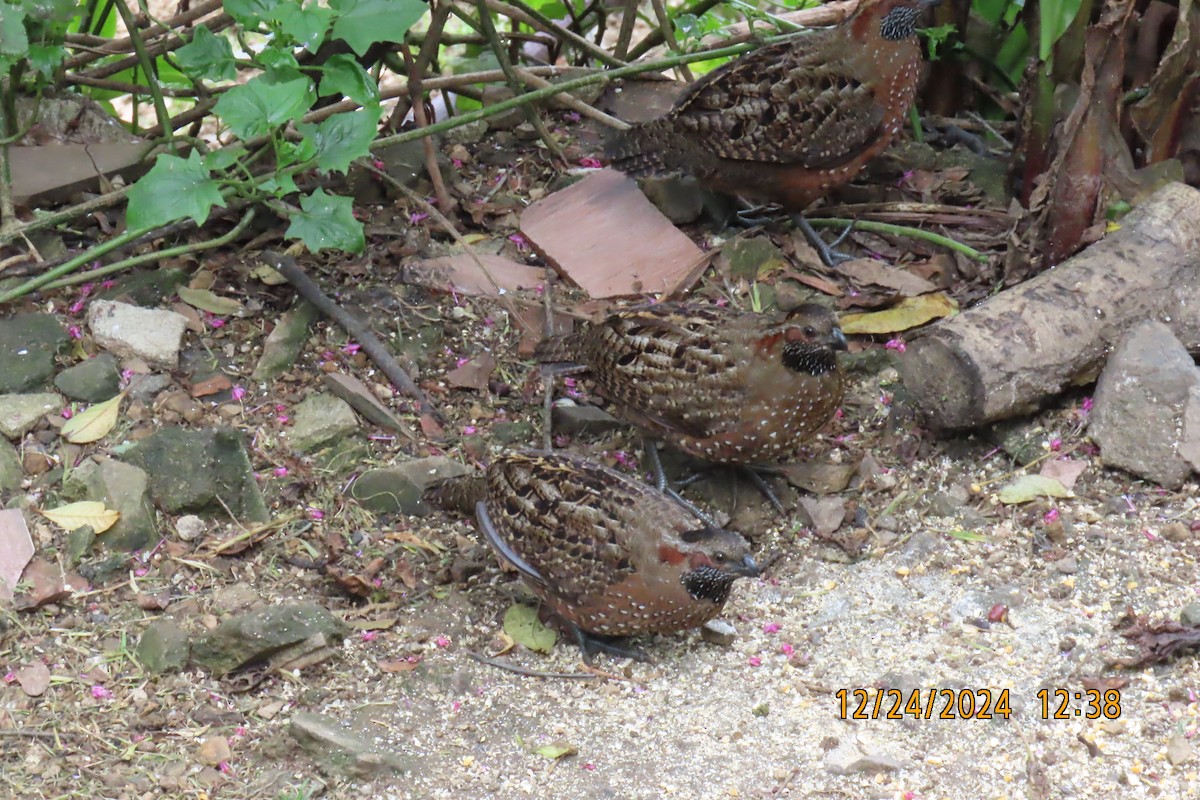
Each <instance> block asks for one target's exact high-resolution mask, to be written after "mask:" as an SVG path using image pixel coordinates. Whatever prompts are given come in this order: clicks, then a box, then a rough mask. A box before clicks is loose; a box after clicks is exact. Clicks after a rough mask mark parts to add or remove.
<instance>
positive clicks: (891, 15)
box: [858, 0, 941, 42]
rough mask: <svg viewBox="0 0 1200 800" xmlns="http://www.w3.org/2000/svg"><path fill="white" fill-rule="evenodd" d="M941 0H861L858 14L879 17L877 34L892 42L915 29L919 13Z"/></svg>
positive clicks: (906, 36)
mask: <svg viewBox="0 0 1200 800" xmlns="http://www.w3.org/2000/svg"><path fill="white" fill-rule="evenodd" d="M940 3H941V0H876V2H874V3H872V2H869V0H863V2H862V3H860V4H859V7H858V15H859V16H862V15H870V16H871V17H872V18H875V17H878V19H879V35H880V36H882V37H883V38H884V39H888V40H890V41H893V42H899V41H903V40H905V39H907V38H909V37H910V36H912V35H913V33H914V32H915V31H916V29H917V20H919V19H920V18H921V13H922V12H923V11H924V10H925V9H927V8H930V7H931V6H936V5H938V4H940Z"/></svg>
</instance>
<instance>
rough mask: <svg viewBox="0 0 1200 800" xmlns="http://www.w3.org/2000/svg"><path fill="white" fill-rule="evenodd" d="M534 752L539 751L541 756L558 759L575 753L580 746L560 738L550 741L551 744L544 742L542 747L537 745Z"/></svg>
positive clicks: (552, 759) (553, 759)
mask: <svg viewBox="0 0 1200 800" xmlns="http://www.w3.org/2000/svg"><path fill="white" fill-rule="evenodd" d="M533 752H535V753H537V754H538V755H539V756H545V757H546V758H548V759H550V760H551V761H557V760H558V759H560V758H564V757H565V756H573V755H575V754H576V753H578V752H579V748H578V747H576V746H575V745H573V744H571V743H570V742H567V741H564V740H562V739H558V740H556V741H553V742H550V743H549V744H544V745H542V746H541V747H535V748H534V749H533Z"/></svg>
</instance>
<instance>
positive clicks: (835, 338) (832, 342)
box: [829, 328, 850, 352]
mask: <svg viewBox="0 0 1200 800" xmlns="http://www.w3.org/2000/svg"><path fill="white" fill-rule="evenodd" d="M829 346H830V347H831V348H833V349H834V350H841V351H842V352H845V351H846V350H849V349H850V344H849V343H848V342H847V341H846V334H844V333H842V329H841V328H834V329H833V332H832V333H830V334H829Z"/></svg>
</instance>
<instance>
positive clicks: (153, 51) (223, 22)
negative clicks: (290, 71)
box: [83, 14, 234, 78]
mask: <svg viewBox="0 0 1200 800" xmlns="http://www.w3.org/2000/svg"><path fill="white" fill-rule="evenodd" d="M233 24H234V20H233V17H231V16H229V15H228V14H221V15H220V16H217V17H213V18H212V19H211V20H209V21H208V22H205V23H204V25H205V27H207V28H208V29H209V30H210V31H212V32H213V33H217V32H219V31H223V30H225V29H226V28H229V27H231V26H232V25H233ZM187 43H188V41H187V40H184V39H183V37H181V36H168V37H167V38H165V39H159V40H158V41H156V42H154V43H152V44H148V45H146V53H147V55H149V56H152V57H157V56H161V55H162V54H163V53H169V52H171V51H172V50H178V49H179V48H180V47H183V46H184V45H185V44H187ZM137 63H138V57H137V56H136V55H133V56H128V57H126V58H121V59H118V60H116V61H114V62H112V63H111V64H104V65H102V66H99V67H96V68H94V69H90V70H88V71H87V72H85V73H83V74H85V75H87V76H88V77H89V78H107V77H108V76H109V75H114V74H116V73H118V72H121V71H122V70H126V69H129V68H130V67H132V66H135V65H136V64H137Z"/></svg>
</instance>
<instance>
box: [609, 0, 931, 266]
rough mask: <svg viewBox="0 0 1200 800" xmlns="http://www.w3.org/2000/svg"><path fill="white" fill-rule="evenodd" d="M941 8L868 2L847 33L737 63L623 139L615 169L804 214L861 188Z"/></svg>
mask: <svg viewBox="0 0 1200 800" xmlns="http://www.w3.org/2000/svg"><path fill="white" fill-rule="evenodd" d="M936 2H938V0H862V2H861V3H860V5H859V7H858V10H857V11H856V12H855V14H854V15H853V16H852V17H850V18H849V19H848V20H846V21H845V22H843V23H841V24H840V25H837V26H834V27H832V28H822V29H818V30H815V31H812V32H811V33H805V34H801V35H798V36H796V37H794V38H792V39H789V40H787V41H785V42H780V43H777V44H772V45H769V46H766V47H762V48H760V49H758V50H755V51H753V52H751V53H747V54H746V55H744V56H741V57H740V58H737V59H735V60H733V61H730V62H729V63H728V64H725V65H724V66H722V67H720V68H719V69H716V70H713V71H712V72H710V73H708V74H707V75H705V76H704V77H703V78H701V79H700V80H698V81H696V82H695V83H693V84H692V85H691V86H689V87H688V88H687V90H685V91H684V93H683V95H682V96H681V97H680V98H679V99H678V100H677V101H676V102H675V105H674V107H673V108H672V109H671V110H670V111H669V112H668V113H667V114H666V115H664V116H662V117H660V118H658V119H655V120H652V121H650V122H647V123H645V124H642V125H638V126H636V127H634V128H632V129H631V130H628V131H625V132H623V133H621V134H619V135H617V137H616V138H615V139H614V140H613V141H612V142H611V143H610V145H609V148H608V149H609V155H611V156H612V157H613V166H614V167H616V168H617V169H619V170H621V171H623V172H626V173H628V174H631V175H647V174H655V173H662V172H678V171H682V172H687V173H690V174H692V175H695V176H696V177H697V178H698V179H699V180H700V182H701V183H702V184H703V185H705V186H706V187H707V188H710V189H714V190H716V191H720V192H725V193H728V194H734V195H738V196H742V197H746V198H749V199H753V200H759V201H765V202H772V203H778V204H779V205H781V206H783V207H784V208H786V209H788V210H791V211H796V212H800V211H803V210H804V209H805V208H806V207H807V206H808V205H809V204H810V203H812V202H813V201H814V200H817V199H818V198H820V197H822V196H824V195H825V194H826V193H828V192H829V191H830V190H832V189H834V188H836V187H838V186H841V185H842V184H845V183H847V182H849V181H850V180H852V179H853V178H854V176H855V175H857V174H858V172H859V171H860V170H861V169H862V168H863V167H864V166H865V165H866V164H867V162H869V161H871V160H872V159H873V158H875V157H876V156H878V155H879V154H880V153H882V152H883V151H884V149H886V148H887V146H888V145H889V144H890V143H891V141H892V138H893V137H894V136H895V135H896V133H897V132H898V131H899V130H900V128H901V127H902V126H903V125H904V121H905V116H906V115H907V114H908V109H909V106H910V105H912V102H913V98H914V96H915V95H916V90H917V82H918V80H919V78H920V72H921V66H922V57H921V49H920V45H919V43H918V41H917V37H916V34H915V27H916V23H917V20H918V18H919V16H920V14H921V12H922V10H923V9H924V8H925V7H927V6H930V5H934V4H935V3H936ZM796 219H797V223H802V227H804V228H806V231H805V232H806V233H807V234H810V239H811V238H814V237H815V234H814V233H812V229H811V227H809V226H808V225H807V223H804V222H803V217H799V216H798V215H797V218H796ZM817 241H818V242H819V241H820V240H819V239H818V240H817ZM818 249H820V248H818ZM827 255H828V254H827V253H826V252H822V256H823V257H826V256H827ZM828 260H829V259H828V258H827V261H828Z"/></svg>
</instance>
